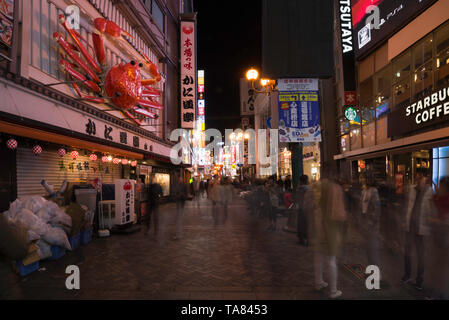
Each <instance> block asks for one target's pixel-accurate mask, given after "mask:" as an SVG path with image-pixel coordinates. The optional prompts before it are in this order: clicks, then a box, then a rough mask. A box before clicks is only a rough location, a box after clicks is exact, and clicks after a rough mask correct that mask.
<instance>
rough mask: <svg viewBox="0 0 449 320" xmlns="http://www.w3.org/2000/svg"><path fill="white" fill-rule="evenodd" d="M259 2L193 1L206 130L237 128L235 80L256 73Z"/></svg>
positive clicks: (258, 38)
mask: <svg viewBox="0 0 449 320" xmlns="http://www.w3.org/2000/svg"><path fill="white" fill-rule="evenodd" d="M261 2H262V1H261V0H240V1H236V0H231V1H211V0H194V1H193V4H194V11H195V12H197V20H198V25H197V26H198V69H199V70H201V69H203V70H204V73H205V99H206V128H216V129H219V130H221V131H222V134H224V129H235V128H238V127H240V126H241V125H240V93H239V81H240V80H239V79H240V78H242V77H245V73H246V71H247V70H248V69H249V67H252V66H253V67H256V68H258V69H259V70H260V66H261V50H262V47H261V46H262V35H261V30H262V25H261V8H262V7H261Z"/></svg>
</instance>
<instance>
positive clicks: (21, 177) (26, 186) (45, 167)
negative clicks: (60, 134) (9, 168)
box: [17, 147, 122, 197]
mask: <svg viewBox="0 0 449 320" xmlns="http://www.w3.org/2000/svg"><path fill="white" fill-rule="evenodd" d="M43 149H44V150H43V151H42V153H41V154H40V155H38V156H36V155H34V154H33V151H32V150H31V148H20V147H19V148H17V196H18V197H23V196H30V195H42V196H44V195H45V194H46V191H45V189H44V187H43V186H42V185H41V181H42V180H43V179H45V180H46V181H47V183H48V184H49V185H53V186H54V189H55V191H57V190H58V189H59V188H60V186H61V185H62V182H63V181H64V180H67V181H68V182H77V183H79V182H83V181H85V182H89V181H91V180H93V179H95V178H98V177H100V176H101V178H102V180H103V183H113V181H114V180H115V179H120V178H121V176H122V165H114V164H112V163H102V162H101V156H98V160H97V161H90V159H89V155H87V156H84V154H82V152H80V156H79V157H78V159H77V160H72V159H71V157H70V151H68V152H67V154H66V155H65V156H64V157H62V158H61V157H60V156H59V155H58V151H57V149H51V150H45V147H43ZM61 160H62V161H63V163H64V166H65V167H66V169H65V170H64V171H62V170H61V169H60V161H61ZM84 162H89V166H90V169H89V170H88V171H87V170H84ZM70 163H75V164H78V163H81V164H83V168H82V169H83V170H81V171H78V170H77V168H76V165H75V166H74V170H73V171H71V170H70V171H69V170H68V167H69V164H70ZM99 164H101V165H102V166H103V170H102V172H101V173H100V172H99V170H98V166H99ZM94 167H96V168H97V170H96V172H94V169H93V168H94ZM106 167H109V173H105V170H106Z"/></svg>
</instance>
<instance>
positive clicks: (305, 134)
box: [278, 79, 321, 142]
mask: <svg viewBox="0 0 449 320" xmlns="http://www.w3.org/2000/svg"><path fill="white" fill-rule="evenodd" d="M278 83H279V86H278V87H279V140H280V141H281V142H321V125H320V113H319V92H318V79H279V82H278Z"/></svg>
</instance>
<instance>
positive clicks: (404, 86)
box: [392, 50, 411, 108]
mask: <svg viewBox="0 0 449 320" xmlns="http://www.w3.org/2000/svg"><path fill="white" fill-rule="evenodd" d="M392 68H393V70H392V71H393V79H392V83H393V90H392V91H393V105H394V108H397V107H398V106H399V107H400V106H403V105H406V104H408V103H409V102H410V97H411V90H410V70H411V52H410V50H408V51H407V52H406V53H404V54H403V55H402V56H400V57H399V58H397V59H396V60H395V61H394V62H393V64H392Z"/></svg>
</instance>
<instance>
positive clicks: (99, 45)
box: [92, 18, 134, 65]
mask: <svg viewBox="0 0 449 320" xmlns="http://www.w3.org/2000/svg"><path fill="white" fill-rule="evenodd" d="M94 26H95V30H94V32H93V33H92V41H93V43H94V49H95V54H96V56H97V61H98V62H99V63H100V64H101V65H104V64H105V63H106V52H105V49H104V42H103V34H105V33H106V34H108V35H110V36H111V37H113V38H116V39H117V38H120V37H121V36H124V35H125V36H128V37H130V38H133V36H131V35H130V34H129V33H128V32H126V31H125V30H123V29H122V28H120V27H119V26H118V25H117V24H116V23H114V22H112V21H109V20H106V19H104V18H96V19H95V20H94ZM133 39H134V38H133Z"/></svg>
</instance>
